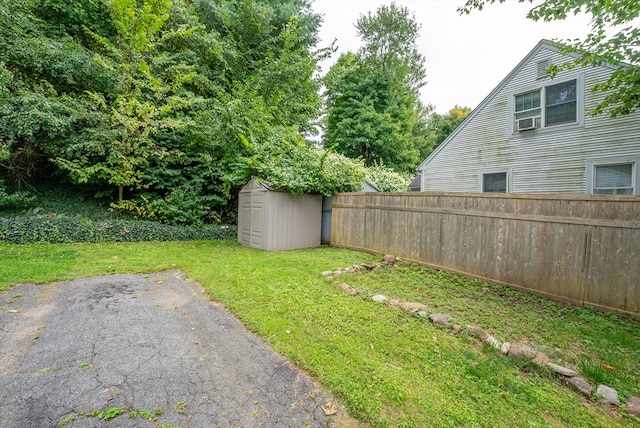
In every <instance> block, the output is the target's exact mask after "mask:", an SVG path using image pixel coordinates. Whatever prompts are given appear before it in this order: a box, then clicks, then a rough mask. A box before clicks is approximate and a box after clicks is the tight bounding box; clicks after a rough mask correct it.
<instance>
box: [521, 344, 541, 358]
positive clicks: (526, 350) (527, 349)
mask: <svg viewBox="0 0 640 428" xmlns="http://www.w3.org/2000/svg"><path fill="white" fill-rule="evenodd" d="M522 354H523V355H524V356H525V357H526V358H528V359H530V360H533V359H535V358H536V357H537V356H538V351H536V350H535V349H533V348H532V347H531V346H529V345H527V344H523V345H522Z"/></svg>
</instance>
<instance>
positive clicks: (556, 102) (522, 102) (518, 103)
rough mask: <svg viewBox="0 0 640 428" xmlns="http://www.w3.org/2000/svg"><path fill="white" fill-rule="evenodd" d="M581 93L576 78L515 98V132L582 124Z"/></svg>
mask: <svg viewBox="0 0 640 428" xmlns="http://www.w3.org/2000/svg"><path fill="white" fill-rule="evenodd" d="M578 89H579V86H578V79H577V78H576V79H571V80H566V81H564V82H559V83H553V84H548V85H544V86H541V87H540V88H536V89H534V90H530V91H527V92H523V93H520V94H515V95H514V98H513V119H514V128H513V132H522V131H528V130H532V129H540V128H549V127H552V126H557V125H563V124H574V123H577V122H579V112H578V97H579V95H578V92H579V91H578Z"/></svg>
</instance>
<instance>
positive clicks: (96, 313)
mask: <svg viewBox="0 0 640 428" xmlns="http://www.w3.org/2000/svg"><path fill="white" fill-rule="evenodd" d="M328 401H329V400H328V398H327V396H326V394H325V393H324V392H323V391H321V390H320V389H319V388H318V387H317V386H316V385H315V384H314V383H313V381H312V380H311V379H310V378H309V377H308V376H307V375H306V374H305V373H304V372H302V371H300V370H299V369H297V368H296V367H294V366H293V365H292V364H290V363H289V362H288V361H287V360H286V359H284V358H283V357H281V356H280V355H278V354H276V353H275V352H273V351H272V350H271V349H270V348H269V346H268V345H267V344H265V343H264V342H263V341H262V340H260V339H259V338H258V337H257V336H255V335H254V334H252V333H251V332H249V331H248V330H247V329H246V328H245V327H244V326H243V325H242V324H241V323H240V322H239V321H238V320H236V319H235V318H234V317H233V316H232V315H231V314H230V313H229V312H228V311H227V310H226V309H224V308H223V307H221V306H220V305H217V304H216V303H214V302H211V301H209V300H208V299H207V297H206V296H205V294H204V293H203V290H202V289H201V288H200V287H199V286H198V285H197V284H194V283H192V282H189V281H187V280H186V279H185V278H184V276H183V274H182V273H180V272H176V271H171V272H164V273H158V274H152V275H112V276H102V277H93V278H86V279H80V280H75V281H69V282H60V283H52V284H47V285H33V284H23V285H18V286H16V287H14V288H12V289H11V290H9V291H8V292H6V293H3V294H0V427H3V428H12V427H15V428H18V427H19V428H23V427H57V426H65V427H104V426H114V427H156V426H161V427H296V428H297V427H307V426H308V427H326V426H334V422H335V421H333V420H332V419H331V417H327V416H326V415H325V413H324V411H323V410H322V408H321V406H322V405H323V404H326V403H327V402H328ZM117 413H121V414H119V415H117V416H116V414H117Z"/></svg>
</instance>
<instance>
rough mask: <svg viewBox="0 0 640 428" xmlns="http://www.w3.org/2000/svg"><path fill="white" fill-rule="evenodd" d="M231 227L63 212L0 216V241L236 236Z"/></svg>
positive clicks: (180, 238)
mask: <svg viewBox="0 0 640 428" xmlns="http://www.w3.org/2000/svg"><path fill="white" fill-rule="evenodd" d="M236 237H237V235H236V232H235V230H234V228H233V227H230V226H219V225H213V224H211V225H201V226H171V225H167V224H162V223H156V222H153V221H144V220H106V221H94V220H89V219H83V218H76V217H65V216H56V217H48V216H21V217H0V242H5V243H10V244H28V243H42V242H50V243H68V242H136V241H190V240H210V239H236Z"/></svg>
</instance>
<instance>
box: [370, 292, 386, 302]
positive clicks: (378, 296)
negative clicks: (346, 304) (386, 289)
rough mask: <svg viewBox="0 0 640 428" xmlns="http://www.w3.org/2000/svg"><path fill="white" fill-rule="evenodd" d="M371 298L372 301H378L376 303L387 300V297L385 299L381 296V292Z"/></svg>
mask: <svg viewBox="0 0 640 428" xmlns="http://www.w3.org/2000/svg"><path fill="white" fill-rule="evenodd" d="M371 300H373V301H374V302H378V303H384V302H386V301H387V300H389V299H387V298H386V297H385V296H383V295H382V294H376V295H375V296H373V297H372V298H371Z"/></svg>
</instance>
